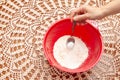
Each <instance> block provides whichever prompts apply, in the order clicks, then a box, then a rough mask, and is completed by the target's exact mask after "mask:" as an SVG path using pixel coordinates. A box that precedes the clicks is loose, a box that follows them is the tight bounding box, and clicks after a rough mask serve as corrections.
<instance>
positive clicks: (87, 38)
mask: <svg viewBox="0 0 120 80" xmlns="http://www.w3.org/2000/svg"><path fill="white" fill-rule="evenodd" d="M71 29H72V22H71V21H70V19H69V18H67V19H62V20H60V21H57V22H56V23H54V24H53V25H52V26H51V27H50V28H49V30H48V31H47V33H46V35H45V37H44V41H43V49H44V53H45V56H46V58H47V59H48V61H49V63H50V64H51V65H52V66H53V67H56V68H58V69H60V70H62V71H66V72H71V73H77V72H83V71H86V70H89V69H90V68H92V67H93V66H94V65H95V64H96V63H97V62H98V61H99V59H100V56H101V53H102V48H103V46H102V39H101V35H100V32H99V30H98V29H97V28H96V26H93V25H91V23H88V22H87V23H86V24H85V25H76V27H75V31H74V36H76V37H79V38H81V39H82V40H83V42H85V44H86V46H87V47H88V48H89V56H88V58H87V59H86V60H85V62H84V63H83V64H82V65H81V66H80V67H79V68H77V69H68V68H65V67H62V66H61V65H60V64H59V63H58V62H57V61H56V60H55V59H54V56H53V47H54V43H55V42H56V40H57V39H58V38H60V37H62V36H64V35H71V33H72V31H71ZM71 60H72V59H71Z"/></svg>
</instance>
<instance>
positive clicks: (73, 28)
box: [71, 21, 76, 36]
mask: <svg viewBox="0 0 120 80" xmlns="http://www.w3.org/2000/svg"><path fill="white" fill-rule="evenodd" d="M75 26H76V21H73V24H72V35H73V33H74V30H75ZM72 35H71V36H72Z"/></svg>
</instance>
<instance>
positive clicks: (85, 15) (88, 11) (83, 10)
mask: <svg viewBox="0 0 120 80" xmlns="http://www.w3.org/2000/svg"><path fill="white" fill-rule="evenodd" d="M104 16H105V15H104V14H103V10H102V9H101V8H98V7H91V6H81V7H79V8H77V9H75V10H74V11H72V13H71V15H70V17H71V20H72V21H73V20H75V21H78V22H84V21H85V20H87V19H89V20H94V19H101V18H103V17H104Z"/></svg>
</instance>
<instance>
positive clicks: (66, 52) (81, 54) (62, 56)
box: [53, 35, 88, 69]
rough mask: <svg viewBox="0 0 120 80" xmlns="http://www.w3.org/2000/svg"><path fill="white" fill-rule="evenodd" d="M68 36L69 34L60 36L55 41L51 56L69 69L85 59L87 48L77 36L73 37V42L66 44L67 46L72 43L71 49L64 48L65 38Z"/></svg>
mask: <svg viewBox="0 0 120 80" xmlns="http://www.w3.org/2000/svg"><path fill="white" fill-rule="evenodd" d="M69 37H70V36H69V35H65V36H62V37H60V38H59V39H58V40H57V41H56V42H55V44H54V47H53V56H54V58H55V59H56V61H57V62H58V63H59V64H60V65H61V66H63V67H66V68H69V69H76V68H78V67H80V66H81V65H82V64H83V62H84V61H85V60H86V59H87V57H88V48H87V46H86V45H85V43H84V42H83V41H82V40H81V39H80V38H78V37H74V39H75V44H73V43H69V44H68V46H69V47H71V46H73V45H74V47H73V48H72V49H71V50H70V49H68V48H66V40H67V39H68V38H69Z"/></svg>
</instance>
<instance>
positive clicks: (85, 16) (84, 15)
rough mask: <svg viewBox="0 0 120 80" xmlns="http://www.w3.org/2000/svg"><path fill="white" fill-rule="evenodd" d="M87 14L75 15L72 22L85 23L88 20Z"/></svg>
mask: <svg viewBox="0 0 120 80" xmlns="http://www.w3.org/2000/svg"><path fill="white" fill-rule="evenodd" d="M88 18H89V17H88V14H82V15H76V16H75V17H74V18H73V20H75V21H78V22H81V21H85V20H86V19H88Z"/></svg>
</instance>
